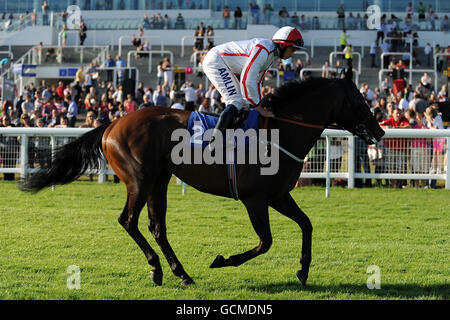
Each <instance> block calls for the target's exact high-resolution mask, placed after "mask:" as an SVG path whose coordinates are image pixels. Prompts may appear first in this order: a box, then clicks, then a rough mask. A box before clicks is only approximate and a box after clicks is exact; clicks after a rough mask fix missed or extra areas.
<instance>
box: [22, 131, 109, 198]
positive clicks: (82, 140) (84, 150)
mask: <svg viewBox="0 0 450 320" xmlns="http://www.w3.org/2000/svg"><path fill="white" fill-rule="evenodd" d="M108 125H109V124H104V125H102V126H100V127H98V128H96V129H94V130H91V131H89V132H87V133H85V134H84V135H82V136H81V137H79V138H78V139H76V140H74V141H72V142H70V143H68V144H65V145H63V146H61V147H58V148H57V149H56V150H55V152H54V154H53V158H52V161H51V164H50V165H49V166H48V167H44V168H42V169H40V170H39V171H38V172H36V173H35V174H33V175H32V176H31V177H30V178H28V179H25V180H22V181H21V182H20V184H19V189H20V190H22V191H31V192H38V191H40V190H42V189H44V188H46V187H49V186H51V185H55V184H66V183H70V182H72V181H74V180H76V179H77V178H79V177H80V176H81V175H82V174H83V173H84V172H86V170H87V169H88V168H92V169H98V168H99V165H100V161H99V160H98V159H99V158H100V157H101V156H102V151H101V147H102V137H103V134H104V133H105V130H106V128H107V127H108Z"/></svg>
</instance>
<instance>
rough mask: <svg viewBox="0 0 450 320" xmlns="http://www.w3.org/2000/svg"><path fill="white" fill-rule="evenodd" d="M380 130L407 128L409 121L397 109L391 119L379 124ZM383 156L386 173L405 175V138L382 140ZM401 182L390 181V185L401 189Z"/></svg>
mask: <svg viewBox="0 0 450 320" xmlns="http://www.w3.org/2000/svg"><path fill="white" fill-rule="evenodd" d="M380 126H381V127H382V128H409V127H410V124H409V121H408V120H407V119H406V118H405V117H404V116H403V115H402V112H401V111H400V109H398V108H394V109H393V111H392V117H391V118H389V119H387V120H385V121H383V122H382V123H380ZM384 146H385V149H384V151H385V155H384V160H385V162H384V164H385V171H386V172H387V173H406V169H407V167H406V155H407V148H408V141H407V140H406V139H405V138H386V139H384ZM403 182H404V181H402V180H392V181H391V185H392V186H393V187H394V188H401V186H402V185H403Z"/></svg>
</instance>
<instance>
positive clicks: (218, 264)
mask: <svg viewBox="0 0 450 320" xmlns="http://www.w3.org/2000/svg"><path fill="white" fill-rule="evenodd" d="M224 262H225V258H224V257H223V256H222V255H220V254H219V255H218V256H217V257H216V258H215V259H214V261H213V262H212V263H211V265H210V266H209V267H210V268H220V267H223V263H224Z"/></svg>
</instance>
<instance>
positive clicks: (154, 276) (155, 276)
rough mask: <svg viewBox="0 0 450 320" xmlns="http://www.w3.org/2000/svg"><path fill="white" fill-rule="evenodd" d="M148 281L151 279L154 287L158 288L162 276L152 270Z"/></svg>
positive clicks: (160, 273)
mask: <svg viewBox="0 0 450 320" xmlns="http://www.w3.org/2000/svg"><path fill="white" fill-rule="evenodd" d="M150 279H152V280H153V282H154V283H155V284H156V285H158V286H160V285H162V280H163V274H162V272H156V271H154V270H152V271H150Z"/></svg>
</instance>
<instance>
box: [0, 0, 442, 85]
mask: <svg viewBox="0 0 450 320" xmlns="http://www.w3.org/2000/svg"><path fill="white" fill-rule="evenodd" d="M422 2H423V4H424V6H425V7H426V8H427V10H428V9H429V6H431V8H432V9H433V10H434V11H435V13H436V15H437V16H438V18H439V19H437V20H431V19H429V17H426V19H419V17H418V15H417V12H416V14H415V15H413V17H411V19H410V23H411V28H412V30H413V31H414V32H416V33H417V36H418V43H417V46H415V48H414V51H415V55H417V59H418V61H421V62H422V63H421V65H420V66H417V67H416V66H415V68H416V69H429V70H431V69H433V67H432V66H430V67H427V68H425V67H423V62H424V61H426V57H425V55H424V52H423V51H424V50H423V48H424V46H425V45H426V43H427V42H429V43H431V44H432V45H434V46H435V45H437V44H439V45H440V46H441V47H447V45H448V43H450V37H449V34H448V33H447V32H446V31H447V30H448V24H446V22H445V21H446V20H445V16H446V15H447V13H449V12H450V5H449V4H448V1H422ZM250 3H252V2H251V1H242V0H236V1H233V0H222V1H219V0H214V1H212V0H190V1H171V0H165V1H134V0H133V1H121V0H104V1H48V6H49V10H48V11H46V12H45V13H44V11H43V9H42V5H43V1H37V0H34V1H22V2H20V3H18V2H13V1H9V0H3V1H0V8H2V10H3V12H4V13H3V17H2V20H0V28H1V29H2V30H3V31H2V34H1V37H0V44H3V47H2V48H3V49H2V50H8V51H9V50H10V51H11V52H12V53H13V54H14V57H15V58H16V59H15V60H16V61H17V60H18V59H19V58H20V57H22V56H23V55H24V53H26V52H27V51H28V50H29V49H30V48H32V47H33V46H36V45H38V43H39V42H42V43H43V44H44V46H58V45H61V40H62V39H61V37H62V26H63V25H64V24H67V21H69V20H70V18H71V16H69V17H67V16H64V14H62V13H63V12H67V9H68V7H69V6H70V5H78V6H79V8H80V10H81V13H80V14H81V17H82V19H83V21H84V22H85V23H86V25H87V29H88V31H87V38H86V41H85V43H84V45H87V46H109V51H108V53H109V54H111V55H112V56H113V57H115V56H116V55H117V54H118V53H119V52H123V54H122V55H123V58H126V57H127V56H126V54H127V53H128V52H129V51H130V50H135V48H134V47H133V46H132V45H131V38H132V36H133V35H138V29H139V28H140V27H144V35H145V36H146V37H149V39H148V40H149V42H150V45H151V48H152V49H153V50H155V49H156V50H164V49H165V50H167V51H169V52H171V53H172V54H173V56H174V61H173V64H174V65H178V66H179V67H181V68H183V67H187V66H192V62H191V60H190V59H191V54H192V52H193V50H192V48H193V41H194V39H193V34H194V29H195V28H196V27H197V26H198V25H199V24H200V22H203V23H204V25H205V26H208V25H211V26H212V27H213V29H214V32H215V39H214V43H215V44H220V43H223V42H226V41H230V40H243V39H248V38H252V37H267V35H268V34H273V33H274V32H275V31H276V29H277V27H278V26H280V25H286V24H291V25H296V26H297V27H298V28H299V29H301V30H302V32H303V35H304V38H305V44H306V51H307V52H308V53H309V56H310V57H311V67H312V68H321V67H322V65H323V63H324V61H325V60H328V59H329V57H330V53H331V52H333V51H340V50H336V44H338V42H339V36H340V33H341V28H342V26H343V25H345V23H346V25H345V26H346V28H347V29H348V31H347V34H348V36H349V42H350V43H352V44H353V47H354V51H355V52H359V53H360V54H361V56H362V65H361V68H362V69H361V70H360V73H359V82H360V83H363V82H365V83H368V84H369V85H370V86H371V87H372V88H374V87H377V86H379V85H380V82H379V74H378V73H377V72H374V70H372V69H370V56H369V47H370V45H371V43H372V42H373V40H374V39H375V38H376V36H377V30H368V29H367V26H366V21H365V20H364V18H358V19H355V20H349V19H350V18H349V15H350V13H352V15H353V16H354V17H364V15H365V14H366V9H367V7H368V6H369V5H372V4H376V5H379V7H380V9H381V13H382V14H385V15H386V19H385V20H386V23H388V21H389V20H390V18H392V17H395V19H394V20H393V23H394V26H396V27H397V28H398V29H400V30H401V29H403V28H404V27H405V22H406V20H407V19H406V11H405V10H406V7H407V5H408V3H409V1H387V0H386V1H376V0H375V1H352V0H346V1H341V3H343V5H344V9H345V15H346V18H345V21H344V24H342V22H341V21H340V20H339V18H338V16H337V13H336V10H337V9H338V8H337V7H336V1H300V0H293V1H256V2H255V3H256V4H257V5H258V6H259V10H256V11H255V10H253V9H252V8H251V7H250V6H249V5H250ZM418 3H419V2H418V1H413V4H414V6H415V8H416V11H417V7H418ZM266 5H270V7H271V8H272V10H269V11H266V10H264V7H265V6H266ZM225 6H229V7H230V10H231V16H232V17H231V18H230V22H229V23H225V21H224V19H223V18H222V10H223V9H224V7H225ZM237 6H240V7H241V9H242V11H243V17H242V22H241V27H242V29H239V30H235V29H234V27H235V24H234V21H233V20H234V17H233V12H234V9H235V8H236V7H237ZM284 8H285V9H286V11H287V12H288V13H289V17H288V18H287V17H281V16H280V15H279V12H280V11H281V10H283V9H284ZM270 12H271V14H269V13H270ZM294 13H295V14H294ZM70 14H72V13H70ZM145 14H146V15H147V16H148V18H149V20H151V17H152V15H155V16H157V15H158V14H160V15H161V17H165V16H166V15H167V17H168V19H167V20H166V19H165V18H163V19H162V21H161V22H160V23H158V22H155V23H153V21H152V23H150V24H144V23H143V17H144V15H145ZM179 14H181V15H182V17H183V24H178V23H177V22H176V19H177V16H178V15H179ZM45 16H46V17H45ZM293 16H294V17H295V16H297V18H293ZM226 25H228V26H229V27H228V28H226ZM66 34H67V39H66V46H77V45H79V37H78V30H77V29H74V30H71V29H70V28H68V30H67V31H66ZM121 38H122V41H121V40H120V39H121ZM5 45H7V46H8V48H5ZM119 45H120V47H119ZM164 47H165V48H164ZM0 49H1V48H0ZM122 50H123V51H122ZM65 51H67V50H65ZM74 53H75V52H74V51H73V52H67V53H65V54H64V56H65V58H67V59H66V61H64V63H63V64H66V62H67V61H69V60H71V59H72V58H71V57H69V56H70V55H72V54H74ZM183 53H185V54H183ZM182 55H183V56H182ZM379 57H380V55H379V54H378V55H377V60H378V61H377V64H378V65H379V64H380V61H379ZM301 58H303V57H301ZM77 59H78V60H79V58H77ZM84 59H88V57H87V56H86V57H84ZM72 60H74V58H73V59H72ZM75 60H76V59H75ZM302 60H305V59H302ZM159 61H160V59H159V57H158V55H155V54H153V55H152V59H151V65H150V66H149V65H148V64H149V61H148V59H139V60H136V59H133V56H131V58H130V61H126V62H127V64H128V65H129V66H134V67H136V68H137V69H138V70H139V77H140V79H139V80H140V81H143V82H144V83H145V85H146V86H150V87H153V88H154V87H155V84H156V82H155V76H154V74H152V73H148V70H150V69H151V70H152V71H153V73H155V72H156V66H157V64H158V62H159ZM84 62H88V61H87V60H86V61H84ZM342 62H344V61H342ZM303 63H304V64H305V63H306V61H303ZM343 64H344V65H345V63H343ZM72 67H75V65H72ZM436 76H437V77H438V78H439V79H438V80H437V81H436V83H439V84H441V83H444V82H445V81H446V78H445V77H444V75H443V73H441V74H440V75H436ZM420 77H421V74H420V73H417V72H414V73H413V74H412V76H411V79H408V80H410V81H411V82H412V83H414V82H417V81H418V79H420ZM188 78H190V80H191V81H194V83H199V82H200V81H204V80H203V79H200V78H197V77H195V73H194V74H193V75H191V76H190V77H188ZM27 80H29V81H32V80H33V79H31V78H30V79H27ZM271 84H275V83H271Z"/></svg>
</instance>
